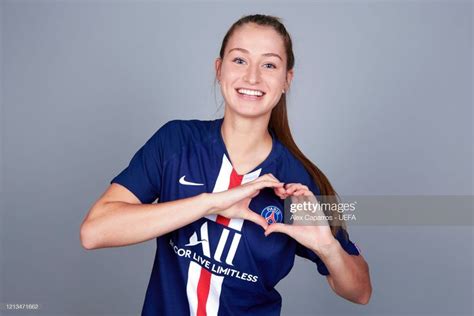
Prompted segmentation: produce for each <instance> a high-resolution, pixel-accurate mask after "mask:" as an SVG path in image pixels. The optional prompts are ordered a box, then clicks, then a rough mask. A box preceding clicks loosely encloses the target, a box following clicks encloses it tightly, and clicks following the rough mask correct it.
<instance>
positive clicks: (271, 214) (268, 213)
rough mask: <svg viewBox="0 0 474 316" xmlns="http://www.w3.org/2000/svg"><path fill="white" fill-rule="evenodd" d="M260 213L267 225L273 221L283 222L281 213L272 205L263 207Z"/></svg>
mask: <svg viewBox="0 0 474 316" xmlns="http://www.w3.org/2000/svg"><path fill="white" fill-rule="evenodd" d="M260 215H262V216H263V217H264V218H265V220H266V221H267V223H268V224H269V225H270V224H273V223H281V222H283V213H282V212H281V210H280V209H279V208H278V207H276V206H274V205H269V206H267V207H265V208H264V209H263V210H262V212H261V213H260Z"/></svg>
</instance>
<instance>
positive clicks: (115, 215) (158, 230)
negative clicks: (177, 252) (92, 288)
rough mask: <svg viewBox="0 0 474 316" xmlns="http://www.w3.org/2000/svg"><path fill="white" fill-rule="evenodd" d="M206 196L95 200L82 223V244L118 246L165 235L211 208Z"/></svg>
mask: <svg viewBox="0 0 474 316" xmlns="http://www.w3.org/2000/svg"><path fill="white" fill-rule="evenodd" d="M114 185H116V184H112V186H114ZM122 190H125V189H122ZM130 194H131V193H130ZM207 196H208V193H203V194H199V195H197V196H193V197H190V198H186V199H181V200H176V201H171V202H166V203H158V204H141V203H140V202H138V203H130V202H124V201H102V202H98V203H96V204H95V205H94V206H93V208H92V209H91V210H90V212H89V215H88V216H87V217H86V219H85V220H84V222H83V223H82V225H81V231H80V234H81V242H82V246H83V247H84V248H85V249H97V248H104V247H119V246H126V245H132V244H136V243H140V242H143V241H146V240H150V239H152V238H155V237H158V236H161V235H164V234H166V233H168V232H170V231H173V230H175V229H177V228H180V227H182V226H185V225H187V224H189V223H191V222H193V221H195V220H197V219H199V218H201V217H203V216H205V215H206V214H207V213H208V212H209V210H210V209H211V206H210V203H209V199H208V198H207ZM189 210H193V211H192V212H190V211H189Z"/></svg>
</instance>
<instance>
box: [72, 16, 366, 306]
mask: <svg viewBox="0 0 474 316" xmlns="http://www.w3.org/2000/svg"><path fill="white" fill-rule="evenodd" d="M293 65H294V56H293V51H292V44H291V39H290V36H289V34H288V33H287V31H286V29H285V27H284V26H283V25H282V24H281V23H280V22H279V20H278V18H275V17H272V16H265V15H252V16H246V17H243V18H241V19H240V20H238V21H237V22H235V23H234V24H233V25H232V27H231V28H230V29H229V31H228V32H227V34H226V36H225V37H224V40H223V43H222V47H221V50H220V56H219V57H218V58H217V59H216V61H215V69H216V78H217V80H218V81H219V84H220V87H221V92H222V95H223V97H224V100H225V112H224V117H223V118H222V119H217V120H213V121H201V120H187V121H185V120H173V121H170V122H168V123H166V124H165V125H164V126H162V127H161V128H160V129H159V130H158V131H157V132H156V133H155V134H154V135H153V136H152V137H151V138H150V139H149V140H148V141H147V142H146V143H145V145H144V146H143V147H142V148H140V150H138V152H137V153H136V154H135V155H134V157H133V158H132V160H131V162H130V164H129V166H128V167H127V168H125V169H124V170H123V171H122V172H121V173H120V174H119V175H117V176H116V177H115V178H114V179H113V180H112V181H111V185H110V187H109V188H108V190H107V191H106V192H105V193H104V194H103V195H102V196H101V197H100V198H99V200H98V201H97V202H96V203H95V204H94V206H93V207H92V208H91V210H90V211H89V214H88V215H87V217H86V218H85V220H84V222H83V224H82V227H81V240H82V244H83V246H84V247H85V248H86V249H96V248H103V247H117V246H125V245H131V244H135V243H139V242H143V241H146V240H149V239H152V238H156V241H157V250H156V257H155V262H154V266H153V271H152V274H151V278H150V282H149V285H148V289H147V293H146V298H145V303H144V306H143V310H142V315H189V314H191V315H260V314H262V315H278V314H279V313H280V309H281V296H280V295H279V294H278V292H277V291H276V290H275V288H274V287H275V285H276V284H277V283H278V282H279V281H280V280H281V279H282V278H283V277H284V276H286V275H287V274H288V273H289V271H290V270H291V268H292V266H293V263H294V257H295V254H296V255H299V256H302V257H305V258H308V259H310V260H312V261H313V262H315V263H316V264H317V269H318V271H319V273H320V274H322V275H325V276H326V277H327V280H328V282H329V284H330V286H331V288H332V289H333V290H334V291H335V292H336V293H337V294H338V295H340V296H342V297H344V298H346V299H348V300H350V301H352V302H356V303H359V304H366V303H367V302H368V300H369V297H370V295H371V285H370V278H369V273H368V266H367V264H366V262H365V261H364V259H363V257H362V256H361V255H360V254H359V251H358V250H357V248H356V247H355V245H354V244H353V243H352V242H351V241H350V240H349V238H348V234H347V232H346V230H345V229H343V228H341V227H344V226H341V225H332V227H331V228H330V227H329V226H328V225H326V226H324V225H317V226H316V225H315V226H296V225H287V224H283V223H282V221H283V214H282V210H283V199H285V198H287V197H292V196H308V197H314V195H316V196H318V195H326V196H328V195H329V196H335V192H334V190H333V188H332V187H331V185H330V183H329V181H328V180H327V178H326V177H325V176H324V174H323V173H322V172H321V171H320V170H319V169H318V168H317V167H316V166H315V165H314V164H312V163H311V162H310V161H309V160H308V159H307V158H306V157H305V156H304V155H303V154H302V153H301V151H300V150H299V149H298V147H297V146H296V144H295V143H294V141H293V139H292V137H291V133H290V130H289V126H288V119H287V115H286V103H285V93H286V91H288V89H289V87H290V83H291V80H292V78H293ZM157 198H158V199H159V203H156V204H150V203H152V202H153V201H154V200H156V199H157ZM331 224H334V223H331Z"/></svg>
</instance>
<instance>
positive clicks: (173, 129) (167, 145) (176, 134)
mask: <svg viewBox="0 0 474 316" xmlns="http://www.w3.org/2000/svg"><path fill="white" fill-rule="evenodd" d="M217 121H218V120H212V121H211V120H209V121H206V120H197V119H192V120H182V119H175V120H170V121H168V122H166V123H165V124H163V125H162V126H161V127H160V128H159V129H158V130H157V131H156V132H155V133H154V134H153V136H152V137H151V139H150V141H151V142H152V143H153V146H154V147H155V148H157V149H158V150H159V151H160V152H161V154H162V155H164V156H167V157H169V156H170V155H173V154H175V153H177V152H180V151H181V150H182V149H183V148H186V147H187V146H190V145H196V144H200V143H203V142H206V141H208V140H209V138H210V137H212V135H213V134H214V133H213V128H214V126H215V125H216V123H217Z"/></svg>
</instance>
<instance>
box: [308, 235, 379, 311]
mask: <svg viewBox="0 0 474 316" xmlns="http://www.w3.org/2000/svg"><path fill="white" fill-rule="evenodd" d="M311 250H312V251H314V252H315V253H316V254H317V255H318V256H319V258H321V260H322V261H323V262H324V264H325V265H326V267H327V269H328V270H329V272H330V273H331V274H330V275H328V276H327V280H328V283H329V285H330V286H331V288H332V289H333V291H334V292H335V293H336V294H338V295H339V296H341V297H343V298H345V299H347V300H349V301H351V302H354V303H358V304H364V305H365V304H367V303H368V302H369V299H370V296H371V294H372V285H371V283H370V276H369V266H368V264H367V262H366V261H365V260H364V258H363V257H362V255H360V254H359V255H358V256H353V255H350V254H348V253H347V252H346V251H345V250H344V249H343V248H342V247H341V245H340V244H339V242H338V241H337V240H336V239H334V241H333V242H331V243H330V244H328V245H325V246H320V247H319V249H318V250H316V249H311Z"/></svg>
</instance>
